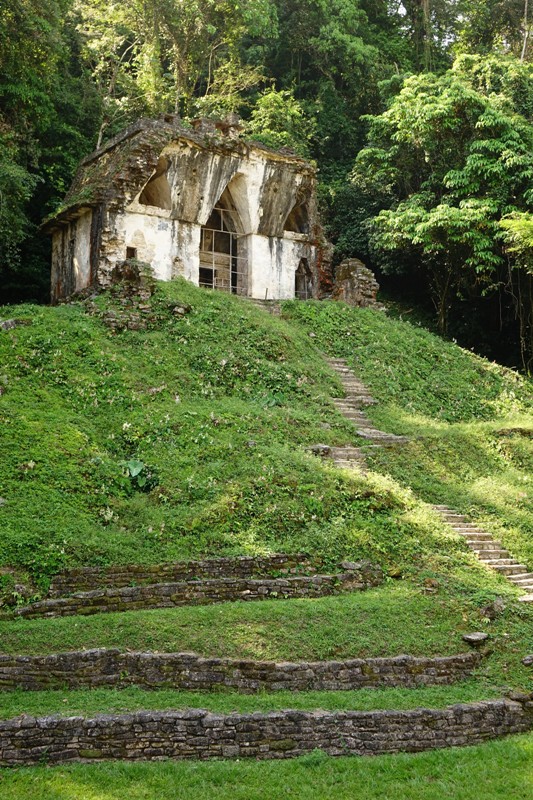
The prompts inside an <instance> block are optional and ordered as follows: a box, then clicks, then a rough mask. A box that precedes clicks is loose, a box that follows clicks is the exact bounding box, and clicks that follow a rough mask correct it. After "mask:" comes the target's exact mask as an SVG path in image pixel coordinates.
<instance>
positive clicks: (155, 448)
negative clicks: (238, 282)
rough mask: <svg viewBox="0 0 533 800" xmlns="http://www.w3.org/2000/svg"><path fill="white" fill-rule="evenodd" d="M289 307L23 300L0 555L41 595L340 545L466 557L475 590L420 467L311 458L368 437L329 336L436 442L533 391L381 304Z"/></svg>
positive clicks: (397, 559)
mask: <svg viewBox="0 0 533 800" xmlns="http://www.w3.org/2000/svg"><path fill="white" fill-rule="evenodd" d="M284 314H285V317H286V319H276V318H274V317H271V316H269V315H267V314H265V312H264V311H262V310H260V309H257V308H256V307H255V306H254V305H253V304H252V303H249V302H247V301H244V300H242V299H240V298H236V297H232V296H226V295H223V294H216V293H207V292H205V291H203V290H201V289H198V288H196V287H193V286H191V285H190V284H188V283H186V282H185V281H177V282H173V283H169V284H159V285H158V286H157V288H156V291H155V293H154V294H153V295H152V296H151V297H150V298H148V299H144V300H142V301H141V300H139V299H138V298H137V299H135V298H133V299H132V298H131V297H129V296H128V295H127V294H125V293H124V291H123V290H122V289H121V288H119V289H116V290H115V291H114V292H109V293H105V294H103V295H101V296H99V297H97V298H95V299H92V300H89V301H86V302H80V303H75V304H72V305H64V306H60V307H57V308H42V307H32V306H22V307H18V308H17V309H16V316H17V318H18V319H21V320H22V321H25V322H27V323H29V324H26V325H21V326H19V327H16V328H14V329H12V330H10V331H5V332H2V334H1V336H0V363H1V364H2V376H1V381H2V395H1V397H0V422H1V424H2V426H3V430H4V436H3V437H2V439H1V440H0V459H1V463H2V467H3V468H2V472H1V475H0V497H1V498H2V501H1V503H0V525H1V526H2V531H3V536H2V540H1V542H0V565H7V566H11V567H16V568H19V569H22V570H26V571H28V572H29V573H30V574H31V576H32V577H33V578H34V579H35V580H36V581H37V585H38V586H40V587H41V589H42V588H44V587H45V586H46V583H47V580H48V579H49V577H50V576H51V575H53V574H55V573H56V572H57V571H59V570H60V569H64V568H68V567H75V566H79V565H104V564H112V563H128V562H137V563H155V562H158V561H164V560H169V559H182V558H188V557H198V556H205V555H212V556H213V555H229V554H247V553H248V554H251V553H264V552H271V551H275V550H285V551H288V550H308V551H310V552H312V553H313V554H315V555H317V556H321V557H322V558H323V559H324V563H325V566H326V567H327V566H333V564H334V563H335V562H336V561H338V560H339V559H340V558H342V557H346V556H347V557H350V558H357V557H365V556H366V557H370V558H373V559H374V560H379V561H381V562H382V563H383V564H384V566H385V567H386V568H389V569H390V570H392V571H393V572H395V573H396V574H410V573H413V571H419V570H420V569H421V568H422V569H425V570H429V571H430V572H431V571H432V572H435V571H439V570H444V571H449V570H450V568H452V569H456V568H457V569H459V570H460V569H461V566H462V567H463V569H464V570H466V571H467V572H468V573H469V576H470V577H469V580H470V579H471V576H472V575H473V576H474V577H473V583H474V584H476V586H477V588H479V587H480V585H481V584H483V581H484V580H485V579H484V578H483V579H480V578H479V568H478V570H477V572H476V568H475V567H473V566H472V564H473V559H472V557H471V556H470V555H469V554H468V553H467V552H466V549H465V547H464V545H463V543H462V542H461V541H460V540H459V539H458V537H455V538H454V537H450V536H449V535H448V534H447V533H446V532H445V531H443V529H442V526H440V524H439V522H438V521H437V520H436V519H435V518H434V517H433V516H432V515H431V514H430V513H429V512H428V510H427V509H426V508H425V507H424V506H423V504H421V503H420V502H419V500H418V499H417V498H416V497H415V496H414V495H413V494H412V493H411V492H410V491H409V490H408V489H407V488H405V486H406V485H408V484H411V485H413V486H415V488H416V489H417V490H418V489H419V488H420V483H421V479H420V478H418V479H417V480H415V479H414V478H413V480H411V475H408V477H409V480H408V481H406V480H404V478H405V475H404V474H400V473H401V470H398V471H397V473H395V472H394V470H393V469H392V467H390V468H389V465H388V464H387V471H388V472H389V473H390V475H391V476H392V477H393V478H394V479H399V481H400V482H401V484H403V486H402V485H400V483H399V482H398V480H391V479H390V478H387V477H383V476H380V475H378V474H375V475H373V476H371V477H370V478H364V477H362V476H360V475H355V474H354V475H351V474H349V473H346V472H342V471H338V470H335V469H333V468H332V467H330V466H329V465H328V464H327V463H324V462H321V461H320V460H319V459H317V458H315V457H313V456H311V455H309V453H308V452H306V447H307V446H308V445H310V444H312V443H315V442H324V443H326V444H332V445H341V444H346V443H352V442H353V441H354V440H356V439H357V437H355V436H354V430H353V427H352V426H351V425H350V424H349V423H348V422H347V421H346V420H344V419H343V418H342V417H341V416H340V414H339V413H338V412H337V411H336V410H335V408H334V407H333V406H332V404H331V402H330V397H331V396H334V395H335V394H339V392H340V387H339V385H338V383H337V379H336V377H335V376H334V375H333V374H332V372H331V371H330V370H329V369H328V367H327V365H326V364H325V362H324V360H323V358H322V356H321V354H320V352H319V350H318V349H317V345H318V347H319V348H323V349H324V350H328V351H329V352H335V353H336V354H339V355H347V356H349V358H350V359H351V361H352V362H353V363H354V366H355V367H356V368H357V370H358V372H360V373H361V375H362V377H363V378H364V380H366V381H367V382H368V383H369V384H370V385H371V387H372V390H373V391H374V393H375V394H376V396H377V397H378V398H379V399H380V400H382V401H383V405H382V406H380V407H379V410H378V411H375V412H374V413H375V414H376V415H377V416H378V417H379V416H381V419H382V420H384V421H385V422H386V423H388V424H389V426H390V427H391V428H399V427H402V426H403V427H405V424H406V419H407V417H406V415H407V414H408V409H410V411H409V414H410V415H411V416H410V418H409V419H410V423H409V425H410V430H413V429H415V428H416V425H417V424H422V423H420V422H417V420H419V419H420V415H421V414H422V413H424V414H426V415H429V414H430V413H433V415H434V416H433V417H432V418H431V419H430V418H429V416H425V417H424V418H423V419H424V421H425V423H427V425H429V426H430V427H431V426H433V427H431V432H432V433H433V434H434V435H439V436H440V433H441V431H440V429H436V428H435V427H434V426H437V428H438V426H439V425H440V426H442V425H444V424H451V423H445V422H444V420H449V419H455V418H457V417H458V416H459V417H460V418H461V419H465V418H468V419H471V418H475V419H478V418H481V419H483V420H486V419H487V418H489V419H490V420H492V422H493V423H494V424H496V417H495V415H496V413H497V412H498V413H501V412H503V411H506V412H509V413H510V412H511V411H513V412H518V411H521V412H524V410H525V408H526V406H527V403H528V401H529V400H530V398H531V387H530V385H528V384H527V382H526V381H525V380H523V379H521V378H519V377H518V376H517V375H515V374H514V373H512V372H509V371H508V370H507V371H506V370H502V369H500V368H496V367H495V366H494V365H491V364H487V363H486V362H483V361H481V360H480V359H477V358H476V357H474V356H472V355H471V354H469V353H464V352H463V351H461V350H460V349H459V348H457V347H455V346H453V345H451V344H446V343H443V342H441V341H440V340H439V339H437V338H436V337H434V336H432V335H431V334H428V333H426V332H424V331H421V330H418V329H415V328H412V327H411V326H409V325H406V324H402V323H399V322H396V321H393V320H388V319H387V318H386V317H385V316H384V315H382V314H376V313H373V312H370V311H360V310H353V309H348V308H346V307H344V306H342V305H338V304H317V303H306V304H304V303H288V304H286V307H285V310H284ZM11 315H13V311H12V310H10V309H3V310H2V314H1V316H3V317H9V316H11ZM309 328H312V332H313V333H314V337H311V336H309V332H310V331H309ZM402 348H403V355H402V358H400V356H399V353H400V349H402ZM434 362H435V363H437V364H440V365H441V366H440V370H441V373H442V375H443V376H444V374H446V375H448V378H449V382H450V381H452V383H453V386H454V387H455V388H454V391H453V393H452V394H450V396H449V397H447V396H444V395H442V394H441V390H440V388H439V386H440V384H438V385H435V382H434V377H435V374H436V373H435V363H434ZM385 363H387V364H388V365H389V366H388V367H387V369H385V367H384V365H385ZM391 365H392V366H391ZM424 365H425V366H424ZM423 367H424V369H425V372H424V369H423ZM393 369H395V370H397V374H395V373H394V374H393V373H392V372H391V370H393ZM408 375H410V376H414V377H412V380H411V379H409V380H411V382H410V383H409V381H408V378H407V376H408ZM450 376H451V377H450ZM474 378H475V380H474ZM439 380H440V379H439ZM442 380H444V378H442ZM465 398H466V399H465ZM444 400H448V402H447V404H446V407H444V406H443V403H444ZM417 415H418V416H417ZM476 415H477V416H476ZM487 424H488V423H487ZM497 424H498V425H500V426H501V424H503V423H502V418H501V417H498V423H497ZM511 440H512V437H508V439H507V440H506V442H507V446H508V448H510V449H509V451H508V452H507V451H504V450H503V449H500V451H499V452H498V456H497V460H498V463H499V464H500V465H501V462H502V459H503V460H505V459H507V461H508V462H509V469H514V468H515V466H514V465H515V461H516V459H518V458H522V459H523V460H525V459H526V457H527V454H528V452H529V451H528V450H527V448H528V446H529V445H528V442H527V441H526V440H525V439H524V437H521V438H520V443H519V445H516V447H517V448H518V450H519V451H520V454H521V455H520V456H519V455H517V454H516V452H515V450H516V448H515V449H513V447H514V445H512V442H511ZM454 444H455V441H454ZM413 447H415V445H413ZM476 447H478V445H477V444H476ZM520 448H521V449H520ZM495 457H496V456H495ZM399 459H400V463H403V462H404V461H405V458H402V457H401V456H400V457H399ZM481 459H483V461H484V464H483V469H484V470H485V471H486V466H485V452H482V453H480V455H479V459H478V460H481ZM513 459H514V460H513ZM511 462H512V463H511ZM392 463H393V456H391V464H392ZM506 463H507V462H506ZM524 463H525V461H524ZM435 464H437V461H435ZM411 466H412V471H413V473H415V472H416V471H417V470H416V464H412V465H411ZM434 468H435V469H436V468H437V467H436V466H435V467H434ZM405 469H406V467H405V464H404V470H405ZM421 471H422V472H427V469H426V468H425V469H424V470H421ZM461 477H462V476H461ZM516 480H523V481H524V482H525V480H526V479H525V477H523V476H522V475H521V476H520V477H517V478H516ZM433 494H434V495H435V497H436V495H437V494H438V492H434V493H433ZM430 495H431V492H428V493H427V496H428V499H434V497H433V495H432V496H430ZM445 499H446V498H445ZM527 502H529V501H527ZM527 502H526V501H525V500H524V508H525V510H526V511H527V509H528V508H529V506H528V505H527ZM463 505H464V504H463ZM510 518H511V517H510ZM4 580H6V579H4ZM480 580H481V584H480ZM489 584H490V579H489Z"/></svg>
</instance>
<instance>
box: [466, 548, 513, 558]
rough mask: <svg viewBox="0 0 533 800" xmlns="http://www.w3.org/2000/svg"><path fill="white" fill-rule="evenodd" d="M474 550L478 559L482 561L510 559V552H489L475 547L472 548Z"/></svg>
mask: <svg viewBox="0 0 533 800" xmlns="http://www.w3.org/2000/svg"><path fill="white" fill-rule="evenodd" d="M472 550H473V551H474V552H475V554H476V555H477V557H478V558H479V559H481V561H487V560H490V559H494V558H497V559H503V558H505V559H510V553H509V552H508V550H497V549H494V550H490V549H488V550H478V549H477V548H475V547H472Z"/></svg>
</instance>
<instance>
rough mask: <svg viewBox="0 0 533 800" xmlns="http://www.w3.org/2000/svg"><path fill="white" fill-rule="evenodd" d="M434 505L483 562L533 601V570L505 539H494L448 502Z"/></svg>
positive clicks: (521, 598)
mask: <svg viewBox="0 0 533 800" xmlns="http://www.w3.org/2000/svg"><path fill="white" fill-rule="evenodd" d="M433 508H434V509H435V511H437V512H438V513H439V514H440V516H441V518H442V519H443V520H444V522H446V524H447V525H449V526H450V528H451V529H452V530H453V531H455V533H459V534H460V535H461V536H463V537H464V539H465V541H466V543H467V544H468V546H469V547H470V549H471V550H473V551H474V553H475V554H476V556H477V557H478V558H479V560H480V561H481V563H482V564H485V565H486V566H487V567H490V568H491V569H493V570H496V572H499V573H500V574H501V575H505V577H506V578H507V579H508V580H509V581H511V583H514V585H515V586H518V587H519V588H520V589H522V590H523V591H524V592H525V594H524V595H523V596H522V597H520V598H519V599H520V600H521V602H523V603H532V602H533V572H528V571H527V566H526V565H525V564H521V563H520V562H519V561H517V560H516V559H515V558H513V557H512V555H511V554H510V553H509V551H508V550H505V549H504V547H503V546H502V544H501V542H498V541H497V540H496V539H494V538H493V536H492V535H491V534H490V533H487V532H486V531H482V530H481V529H480V528H479V527H478V526H477V525H475V524H474V523H473V522H469V521H468V520H467V518H466V517H465V516H464V514H459V513H458V512H457V511H454V510H453V509H451V508H448V506H444V505H434V506H433Z"/></svg>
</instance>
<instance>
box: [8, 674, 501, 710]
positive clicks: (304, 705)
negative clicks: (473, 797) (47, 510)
mask: <svg viewBox="0 0 533 800" xmlns="http://www.w3.org/2000/svg"><path fill="white" fill-rule="evenodd" d="M498 696H499V695H498V692H497V690H495V689H494V690H492V691H491V690H488V689H487V688H486V687H485V686H483V685H480V684H479V683H478V682H477V681H474V680H472V681H469V682H465V683H463V684H455V685H454V686H440V687H432V688H422V689H360V690H358V691H346V692H342V691H341V692H319V691H317V692H273V693H268V692H264V693H260V694H257V695H242V694H237V693H231V692H212V693H206V692H203V693H202V692H188V691H183V692H181V691H180V692H178V691H172V690H170V689H168V690H155V691H148V690H143V689H140V688H128V689H87V690H82V689H76V690H70V691H67V690H65V691H55V690H53V691H50V690H49V691H42V692H24V691H15V692H6V693H4V694H2V695H1V696H0V718H2V719H10V718H11V717H16V716H19V715H20V714H31V715H32V716H46V715H49V714H60V715H61V716H75V715H83V716H94V715H95V714H114V713H117V714H119V713H125V712H128V711H140V710H142V709H145V710H166V709H184V708H203V709H206V710H208V711H212V712H214V713H220V714H231V713H232V712H234V711H236V712H240V713H244V714H246V713H250V712H252V711H265V712H266V711H278V710H282V709H288V708H290V709H298V710H304V711H313V710H316V709H324V710H328V711H344V710H347V709H349V710H357V711H371V710H373V709H387V708H393V709H401V710H404V709H412V708H442V707H444V706H447V705H452V704H453V703H470V702H475V701H478V700H487V699H489V698H491V697H498Z"/></svg>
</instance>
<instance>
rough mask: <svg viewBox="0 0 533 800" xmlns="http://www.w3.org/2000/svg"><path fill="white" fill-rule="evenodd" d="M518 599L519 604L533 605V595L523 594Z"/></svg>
mask: <svg viewBox="0 0 533 800" xmlns="http://www.w3.org/2000/svg"><path fill="white" fill-rule="evenodd" d="M518 599H519V601H520V602H521V603H533V594H525V595H523V596H522V597H519V598H518Z"/></svg>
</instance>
